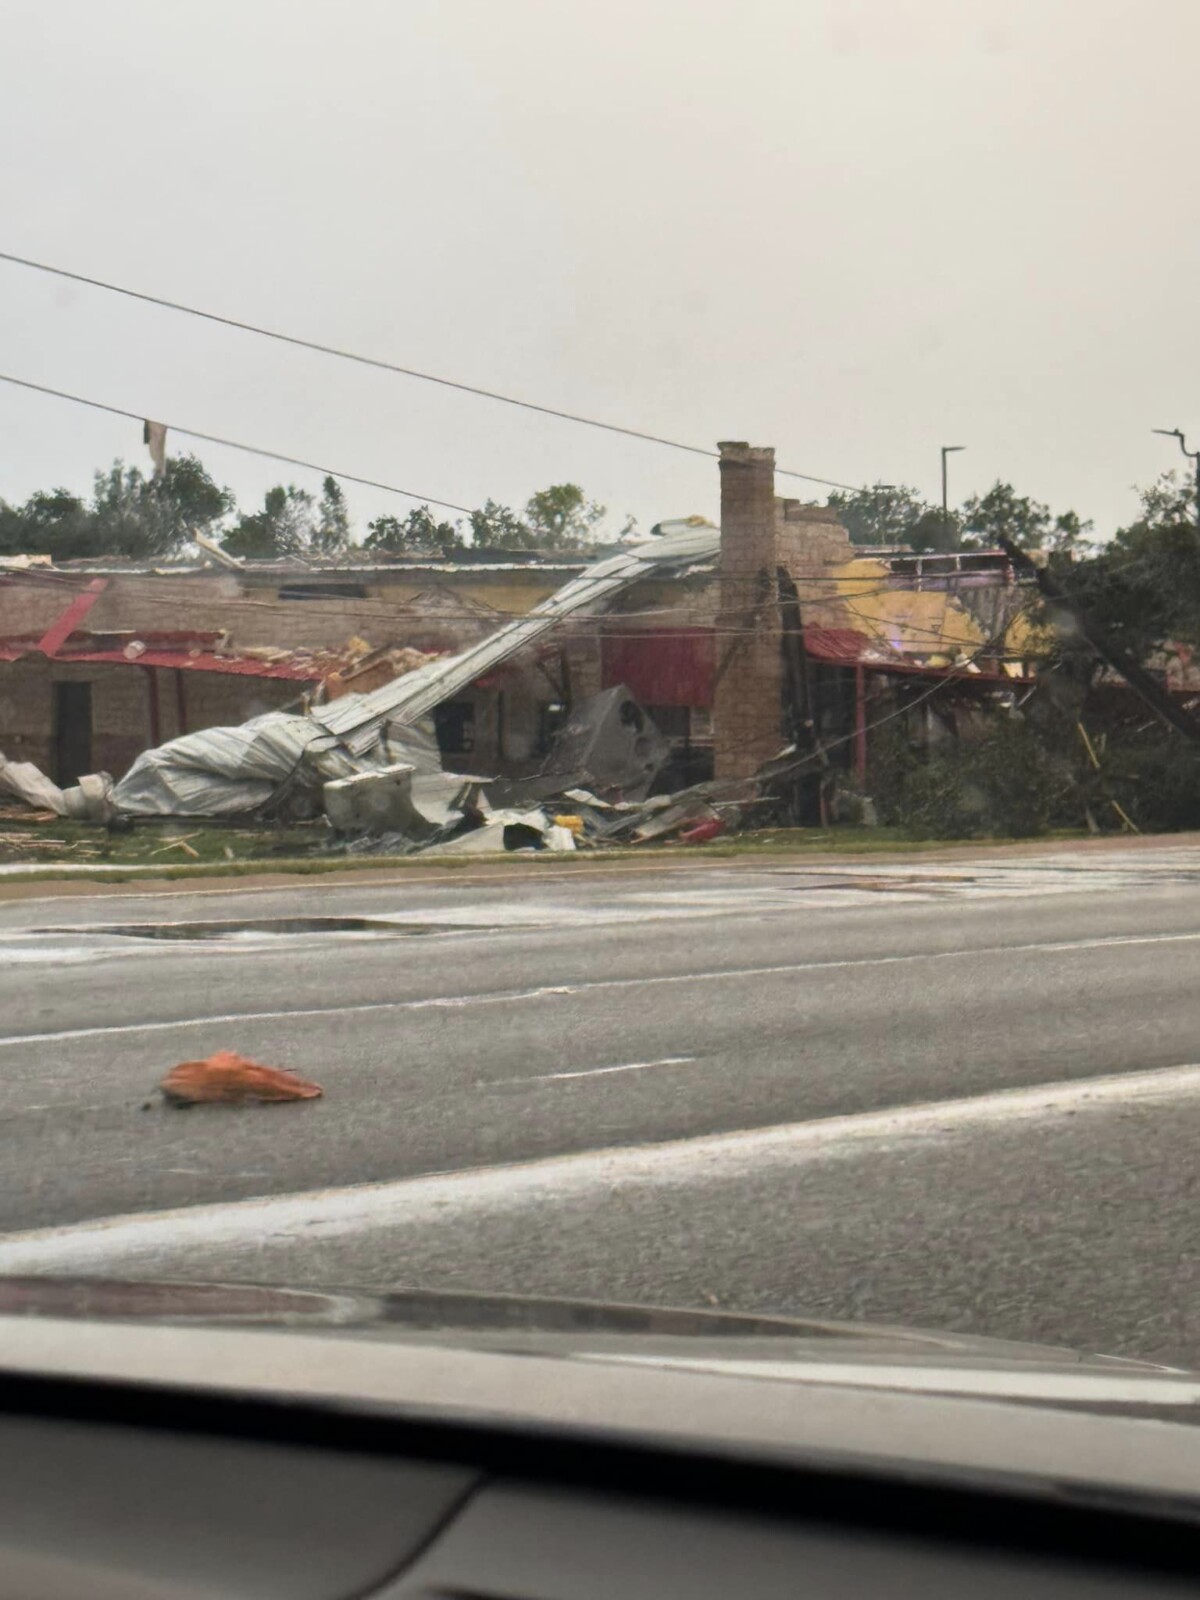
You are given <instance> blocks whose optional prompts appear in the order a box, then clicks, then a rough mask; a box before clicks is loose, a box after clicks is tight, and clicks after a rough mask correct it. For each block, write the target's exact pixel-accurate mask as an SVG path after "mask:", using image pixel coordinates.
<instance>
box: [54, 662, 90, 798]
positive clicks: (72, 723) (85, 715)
mask: <svg viewBox="0 0 1200 1600" xmlns="http://www.w3.org/2000/svg"><path fill="white" fill-rule="evenodd" d="M94 770H95V768H94V766H93V763H92V686H91V684H90V683H56V684H55V685H54V781H55V783H57V784H58V786H59V788H60V789H65V788H67V787H68V786H69V785H71V784H73V783H78V782H79V780H80V778H82V777H84V776H85V775H86V774H87V773H89V772H92V771H94Z"/></svg>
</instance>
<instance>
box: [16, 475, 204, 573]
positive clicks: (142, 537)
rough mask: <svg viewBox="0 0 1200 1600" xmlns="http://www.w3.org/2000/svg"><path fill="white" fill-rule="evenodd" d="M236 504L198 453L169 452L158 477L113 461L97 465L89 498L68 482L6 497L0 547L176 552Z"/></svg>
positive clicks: (98, 554)
mask: <svg viewBox="0 0 1200 1600" xmlns="http://www.w3.org/2000/svg"><path fill="white" fill-rule="evenodd" d="M232 509H233V496H232V495H231V494H230V492H229V490H228V489H222V488H219V487H218V486H217V484H215V483H214V482H213V480H212V478H210V477H209V475H208V473H207V472H206V471H205V470H204V468H203V467H202V466H201V464H200V462H199V461H198V460H197V459H196V457H195V456H171V457H169V458H168V460H167V462H166V467H165V470H164V472H163V474H162V476H161V477H160V478H146V477H144V476H143V474H142V473H141V472H140V471H139V469H138V468H137V467H126V465H125V463H124V462H123V461H119V460H118V461H114V462H113V464H112V466H111V467H109V468H108V470H107V471H105V472H98V473H97V474H96V476H95V482H94V486H93V491H92V501H91V505H90V506H89V505H85V504H84V502H83V501H82V500H81V499H80V498H79V497H78V496H77V495H73V494H71V493H69V492H68V491H67V490H66V489H54V490H52V491H51V492H49V493H45V492H40V493H38V494H34V495H31V496H30V498H29V499H28V500H27V501H26V502H25V504H24V505H23V506H9V505H0V548H2V549H5V550H13V551H16V550H26V551H30V552H34V553H45V554H48V555H51V556H53V557H54V558H55V560H58V561H71V560H86V559H89V558H91V559H100V558H103V557H105V556H132V557H134V558H137V559H142V560H153V559H154V558H156V557H159V556H168V555H173V554H174V553H175V552H176V551H177V550H179V549H180V547H181V546H182V545H184V544H186V543H187V542H188V540H190V539H192V538H194V537H195V535H196V534H197V533H206V532H208V531H209V530H211V529H213V528H214V527H215V526H216V525H217V524H218V523H219V522H220V521H221V519H222V518H223V517H225V516H226V515H227V514H228V513H229V512H230V511H231V510H232Z"/></svg>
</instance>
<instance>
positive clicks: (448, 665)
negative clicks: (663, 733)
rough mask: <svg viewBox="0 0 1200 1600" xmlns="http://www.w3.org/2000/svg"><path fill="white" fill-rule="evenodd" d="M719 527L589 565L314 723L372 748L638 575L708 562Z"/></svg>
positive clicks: (323, 711) (327, 710)
mask: <svg viewBox="0 0 1200 1600" xmlns="http://www.w3.org/2000/svg"><path fill="white" fill-rule="evenodd" d="M720 541H721V535H720V530H719V529H717V528H712V527H703V528H684V529H681V530H680V531H679V532H678V533H671V534H668V535H666V536H664V537H663V538H660V539H652V540H650V541H648V542H647V543H645V544H639V545H633V546H631V547H630V548H629V549H628V550H623V551H621V552H620V554H618V555H615V556H610V557H609V558H608V560H606V561H598V562H596V563H595V564H594V565H593V566H590V567H587V568H585V570H584V571H583V572H581V573H580V574H579V576H578V577H576V578H573V579H572V580H571V582H570V583H567V584H564V585H563V587H562V588H561V589H557V590H556V591H555V592H554V594H552V595H550V596H549V597H548V598H547V599H545V600H543V601H542V602H541V603H540V604H539V605H537V606H535V607H534V609H533V610H532V611H530V612H527V613H526V615H525V616H523V617H518V618H516V619H514V621H512V622H509V623H507V624H505V626H504V627H502V628H498V629H497V630H496V632H495V633H493V634H489V636H488V637H487V638H486V639H482V640H480V642H479V643H478V644H474V645H471V646H470V647H469V648H468V649H466V650H462V651H460V652H459V653H458V655H454V656H446V657H444V658H443V659H442V660H440V661H435V662H431V663H430V664H429V665H428V666H425V667H418V668H417V669H416V670H415V671H414V672H409V673H406V674H405V675H404V676H403V677H402V678H397V679H395V680H394V681H393V682H391V683H387V684H384V685H383V687H382V688H380V689H376V690H375V691H374V692H373V693H372V694H365V695H344V696H342V698H340V699H338V700H335V701H334V702H333V703H332V704H330V705H327V706H316V707H314V708H313V710H312V712H311V713H310V715H311V717H312V718H313V720H314V721H315V722H318V723H319V724H320V725H321V727H323V728H326V729H328V731H329V732H330V733H336V734H337V735H338V736H339V737H340V738H342V739H343V740H344V741H345V743H346V744H347V746H348V747H349V748H350V749H351V750H354V751H362V750H365V749H368V748H369V747H370V745H371V744H372V743H373V742H374V740H375V739H376V737H377V736H378V732H379V729H380V727H381V726H382V724H383V723H384V722H393V723H399V724H407V723H410V722H415V721H417V720H418V719H419V718H420V717H423V716H425V715H427V714H428V712H430V711H432V710H433V708H434V707H435V706H438V705H441V704H442V702H443V701H445V700H449V699H451V698H452V697H453V696H454V695H455V694H457V693H458V692H459V691H460V690H461V689H465V688H466V687H467V685H468V684H471V683H474V682H475V680H476V679H477V678H479V677H481V676H482V675H483V674H484V673H485V672H489V671H491V670H492V669H493V668H495V667H498V666H499V665H500V664H501V662H503V661H506V660H507V659H508V658H509V657H510V656H513V655H515V654H516V653H517V652H518V651H519V650H523V649H524V648H525V646H526V645H529V644H532V643H533V642H534V641H535V640H537V639H539V638H540V637H541V636H542V635H543V634H544V633H547V632H549V630H550V629H551V628H553V627H555V626H557V624H558V623H560V622H561V621H562V620H563V619H564V618H565V617H569V616H571V615H572V614H573V613H574V612H576V611H582V610H584V609H585V608H587V607H589V606H596V605H600V604H602V603H603V602H605V601H607V600H610V599H611V598H612V597H613V596H614V595H616V594H618V593H619V592H620V591H621V590H622V589H626V588H628V587H629V586H630V585H631V584H634V583H637V582H638V581H639V580H640V579H642V578H646V577H649V576H651V575H657V574H660V573H662V572H664V571H669V570H671V569H674V568H678V567H680V566H689V565H691V564H693V563H694V562H697V561H707V560H711V559H712V558H713V557H714V556H715V555H716V554H717V552H718V550H719V549H720Z"/></svg>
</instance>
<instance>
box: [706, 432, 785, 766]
mask: <svg viewBox="0 0 1200 1600" xmlns="http://www.w3.org/2000/svg"><path fill="white" fill-rule="evenodd" d="M717 448H718V449H719V450H720V452H721V562H720V594H721V601H720V611H719V613H718V618H717V673H718V678H717V684H716V692H715V696H714V703H713V739H714V746H715V748H714V757H715V771H716V776H717V777H718V778H743V777H748V776H749V775H750V774H751V773H753V772H756V771H757V770H758V768H759V767H760V766H761V765H762V763H763V762H764V761H766V760H768V759H769V758H770V757H771V756H773V755H775V754H776V753H777V752H778V751H779V749H780V748H781V746H782V745H783V743H784V732H783V655H782V650H781V646H780V627H779V605H778V599H777V590H776V576H775V569H776V567H777V566H778V565H779V561H780V540H779V527H778V523H777V520H776V512H775V452H774V450H770V449H760V448H758V447H755V446H752V445H749V444H742V443H730V442H725V443H722V444H720V445H718V447H717Z"/></svg>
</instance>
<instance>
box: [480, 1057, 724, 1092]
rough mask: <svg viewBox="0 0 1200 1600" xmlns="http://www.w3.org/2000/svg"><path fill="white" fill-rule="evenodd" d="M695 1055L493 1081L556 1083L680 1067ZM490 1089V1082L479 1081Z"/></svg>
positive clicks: (692, 1059)
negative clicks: (610, 1074)
mask: <svg viewBox="0 0 1200 1600" xmlns="http://www.w3.org/2000/svg"><path fill="white" fill-rule="evenodd" d="M695 1059H696V1057H695V1056H660V1057H659V1058H658V1060H657V1061H624V1062H622V1063H621V1065H620V1066H618V1067H579V1068H577V1069H576V1070H575V1071H573V1072H536V1073H534V1074H533V1076H532V1077H528V1078H497V1079H495V1080H494V1081H495V1083H557V1082H559V1081H560V1080H561V1079H564V1078H602V1077H603V1076H604V1075H605V1073H608V1072H644V1071H645V1070H646V1068H647V1067H681V1066H683V1065H685V1063H687V1062H689V1061H695ZM479 1087H480V1088H481V1089H490V1088H492V1087H493V1085H492V1083H481V1084H480V1086H479Z"/></svg>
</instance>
